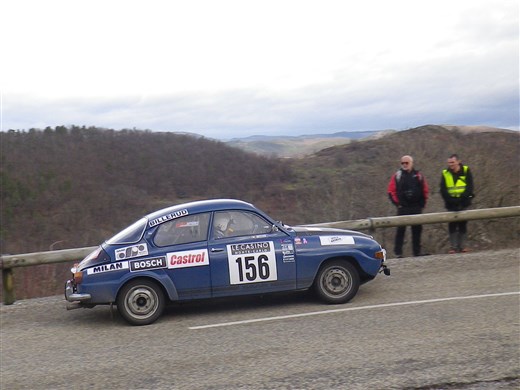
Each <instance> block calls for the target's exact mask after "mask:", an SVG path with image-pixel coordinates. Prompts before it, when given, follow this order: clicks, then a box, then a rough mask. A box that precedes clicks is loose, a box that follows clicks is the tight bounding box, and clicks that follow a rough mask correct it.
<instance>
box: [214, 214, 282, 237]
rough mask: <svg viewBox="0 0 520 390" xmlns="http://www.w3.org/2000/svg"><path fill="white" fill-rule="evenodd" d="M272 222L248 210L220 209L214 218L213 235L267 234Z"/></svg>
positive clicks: (270, 229)
mask: <svg viewBox="0 0 520 390" xmlns="http://www.w3.org/2000/svg"><path fill="white" fill-rule="evenodd" d="M271 231H272V224H271V223H270V222H268V221H266V220H265V219H264V218H262V217H260V216H259V215H257V214H254V213H250V212H247V211H218V212H216V213H215V215H214V218H213V237H214V238H217V239H218V238H223V237H239V236H250V235H257V234H266V233H270V232H271Z"/></svg>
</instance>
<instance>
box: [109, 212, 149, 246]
mask: <svg viewBox="0 0 520 390" xmlns="http://www.w3.org/2000/svg"><path fill="white" fill-rule="evenodd" d="M146 223H147V219H146V218H141V219H140V220H139V221H137V222H135V223H133V224H132V225H130V226H128V227H127V228H126V229H125V230H123V231H121V232H119V233H117V234H116V235H115V236H114V237H112V238H110V239H109V240H107V244H111V245H115V244H134V243H136V242H138V241H139V240H140V239H141V237H142V236H143V233H144V229H145V228H146Z"/></svg>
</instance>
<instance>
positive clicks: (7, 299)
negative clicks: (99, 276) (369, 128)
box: [0, 206, 520, 305]
mask: <svg viewBox="0 0 520 390" xmlns="http://www.w3.org/2000/svg"><path fill="white" fill-rule="evenodd" d="M510 217H520V206H511V207H499V208H492V209H478V210H464V211H457V212H443V213H430V214H418V215H401V216H394V217H377V218H366V219H357V220H352V221H337V222H325V223H316V224H311V225H305V226H314V227H333V228H342V229H352V230H369V231H374V230H375V229H381V228H389V227H397V226H408V225H426V224H434V223H448V222H453V221H470V220H476V219H496V218H510ZM96 248H97V246H92V247H86V248H75V249H63V250H59V251H46V252H36V253H24V254H20V255H4V256H0V269H1V270H2V280H3V287H4V291H3V293H4V304H6V305H10V304H12V303H14V301H15V298H14V281H13V268H16V267H28V266H33V265H41V264H53V263H65V262H68V261H74V260H78V261H79V260H81V259H83V258H84V257H85V256H87V255H88V254H89V253H90V252H92V251H93V250H95V249H96Z"/></svg>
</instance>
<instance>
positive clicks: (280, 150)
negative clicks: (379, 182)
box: [225, 125, 514, 158]
mask: <svg viewBox="0 0 520 390" xmlns="http://www.w3.org/2000/svg"><path fill="white" fill-rule="evenodd" d="M440 127H443V128H445V129H447V130H451V131H460V132H462V133H472V132H478V133H485V132H496V131H504V132H514V130H508V129H501V128H496V127H490V126H483V125H477V126H468V125H460V126H457V125H440ZM398 131H404V130H392V129H387V130H370V131H340V132H335V133H331V134H323V133H320V134H306V135H299V136H286V135H274V136H273V135H252V136H249V137H244V138H233V139H231V140H229V141H226V142H225V143H226V144H227V145H229V146H232V147H235V148H238V149H242V150H245V151H247V152H250V153H255V154H258V155H264V156H275V157H285V158H287V157H304V156H308V155H311V154H313V153H316V152H318V151H320V150H322V149H325V148H328V147H331V146H337V145H344V144H348V143H350V142H352V141H364V140H372V139H377V138H381V137H384V136H387V135H389V134H393V133H396V132H398Z"/></svg>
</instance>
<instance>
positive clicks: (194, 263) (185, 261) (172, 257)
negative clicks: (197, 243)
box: [166, 249, 209, 268]
mask: <svg viewBox="0 0 520 390" xmlns="http://www.w3.org/2000/svg"><path fill="white" fill-rule="evenodd" d="M166 259H167V261H168V268H186V267H198V266H201V265H209V256H208V250H207V249H199V250H193V251H182V252H171V253H168V254H167V255H166Z"/></svg>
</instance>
